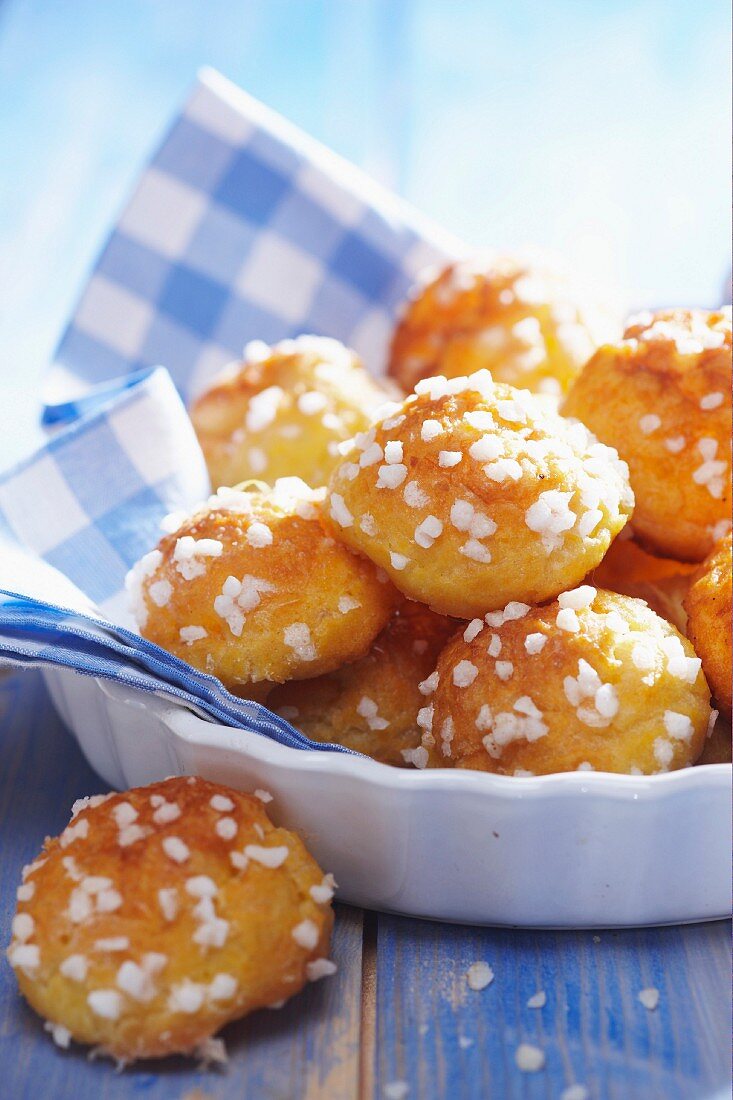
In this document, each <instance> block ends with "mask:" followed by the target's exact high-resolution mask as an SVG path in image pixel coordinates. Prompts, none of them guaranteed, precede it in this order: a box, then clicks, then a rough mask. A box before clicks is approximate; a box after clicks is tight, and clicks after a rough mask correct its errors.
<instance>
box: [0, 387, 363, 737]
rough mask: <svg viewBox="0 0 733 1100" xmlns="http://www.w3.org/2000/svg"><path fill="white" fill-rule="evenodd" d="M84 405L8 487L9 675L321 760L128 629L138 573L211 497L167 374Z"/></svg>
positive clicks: (3, 510)
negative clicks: (104, 686) (39, 672)
mask: <svg viewBox="0 0 733 1100" xmlns="http://www.w3.org/2000/svg"><path fill="white" fill-rule="evenodd" d="M85 405H86V406H87V412H86V415H85V416H83V417H82V418H81V419H79V420H78V421H77V422H76V423H75V424H74V425H72V427H70V428H66V429H64V430H62V431H61V432H59V434H58V435H56V436H54V437H53V438H52V439H51V440H50V441H49V443H47V444H46V446H45V447H43V448H42V449H41V450H40V451H39V452H38V453H37V454H35V455H34V456H32V457H31V458H29V459H27V460H26V461H25V462H23V463H21V464H20V465H19V466H17V467H16V468H14V469H11V470H9V471H8V472H7V473H5V474H3V475H1V476H0V667H2V666H11V667H27V666H31V665H32V666H38V667H42V666H44V665H46V666H48V665H52V666H63V667H66V668H71V669H74V670H75V671H77V672H79V673H82V674H85V675H89V676H97V677H101V678H102V679H111V680H116V681H117V682H119V683H122V684H127V685H129V686H130V687H136V688H140V689H141V690H142V691H148V692H155V693H156V694H158V695H162V696H165V697H168V698H171V699H173V700H176V701H178V702H179V703H183V704H185V705H186V706H188V707H191V708H192V709H194V710H195V711H196V712H197V713H199V714H202V715H205V716H207V717H209V718H213V719H215V720H216V721H220V722H225V723H226V724H227V725H230V726H234V727H237V728H239V729H247V730H252V731H254V732H256V733H261V734H264V735H265V736H267V737H272V738H274V739H275V740H276V741H279V742H280V743H281V744H284V745H290V746H292V747H294V748H299V749H310V748H314V747H316V746H314V745H313V743H312V742H311V741H309V740H308V739H307V738H306V737H304V736H303V735H302V734H301V733H299V732H298V731H297V730H294V729H293V727H292V726H290V725H289V724H288V723H287V722H286V721H284V720H283V719H281V718H279V717H277V715H274V714H271V713H270V712H269V711H268V710H266V709H265V708H264V707H262V706H260V705H259V704H257V703H251V702H249V701H245V700H241V699H237V698H236V697H235V696H233V695H230V693H229V692H228V691H226V689H225V688H224V687H223V686H222V684H221V683H220V682H219V681H218V680H216V679H215V678H214V677H212V676H208V675H206V674H205V673H203V672H199V671H198V670H197V669H194V668H192V667H191V666H190V665H188V664H186V663H185V662H184V661H181V660H179V659H178V658H177V657H174V656H173V655H172V654H170V653H167V652H166V651H165V650H163V649H160V648H159V647H158V646H156V645H153V643H152V642H149V641H146V640H145V639H144V638H141V637H140V636H139V635H138V634H137V633H135V632H134V631H132V630H128V629H126V628H125V626H124V623H125V620H128V621H129V616H128V614H127V609H126V598H125V594H124V590H123V589H124V578H125V574H126V572H127V570H128V569H129V567H130V566H131V565H132V564H133V563H134V562H135V561H137V560H138V558H139V557H141V555H142V554H144V553H147V551H148V550H149V549H150V548H151V547H152V546H155V544H156V543H157V542H158V539H159V536H160V521H161V519H162V517H163V516H164V515H165V514H166V513H167V512H169V511H173V510H177V509H179V508H183V509H187V508H190V507H191V506H192V505H194V504H195V503H196V502H197V501H199V500H201V499H202V498H204V497H206V496H207V495H208V493H209V488H210V487H209V480H208V475H207V473H206V469H205V465H204V461H203V456H202V454H201V450H200V448H199V445H198V442H197V440H196V437H195V435H194V433H193V429H192V427H191V423H190V421H189V419H188V416H187V415H186V411H185V409H184V407H183V405H182V403H181V399H180V397H179V396H178V394H177V392H176V389H175V387H174V386H173V383H172V381H171V379H170V376H169V375H168V373H167V372H166V371H164V370H162V369H160V368H159V369H158V370H155V371H152V372H147V373H145V374H142V375H139V376H137V377H136V378H135V379H134V380H133V381H132V384H130V382H126V383H125V384H124V385H123V387H122V388H121V390H120V391H119V392H117V393H113V392H108V393H107V399H106V402H103V403H100V398H99V395H98V394H95V395H93V398H90V399H89V400H88V401H86V402H85ZM92 406H93V409H92ZM318 747H319V748H331V747H333V748H334V749H336V751H343V750H341V748H340V746H318Z"/></svg>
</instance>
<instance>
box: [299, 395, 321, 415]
mask: <svg viewBox="0 0 733 1100" xmlns="http://www.w3.org/2000/svg"><path fill="white" fill-rule="evenodd" d="M327 404H328V398H327V397H326V395H325V394H324V393H319V392H318V390H307V391H306V392H305V393H301V395H300V397H299V398H298V409H299V410H300V412H302V413H303V416H315V415H316V413H319V412H323V410H324V409H325V408H326V405H327Z"/></svg>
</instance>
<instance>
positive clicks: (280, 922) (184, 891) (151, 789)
mask: <svg viewBox="0 0 733 1100" xmlns="http://www.w3.org/2000/svg"><path fill="white" fill-rule="evenodd" d="M261 794H262V795H263V796H265V792H261ZM265 797H266V796H265ZM332 895H333V880H332V879H331V877H330V876H328V875H327V876H325V877H324V875H323V872H322V871H321V870H320V868H319V867H318V865H317V864H316V862H315V860H313V859H312V857H311V856H310V855H309V854H308V852H307V851H306V849H305V847H304V846H303V843H302V842H301V840H300V839H299V837H297V836H296V835H295V834H294V833H291V832H288V831H287V830H286V829H277V828H275V827H274V826H273V825H272V823H271V822H270V821H269V819H268V817H267V814H266V813H265V810H264V806H263V803H262V801H261V800H260V799H259V798H257V797H253V796H250V795H245V794H240V793H239V792H238V791H233V790H230V789H229V788H228V787H222V786H220V785H219V784H215V783H208V782H206V781H205V780H203V779H196V778H195V777H193V776H191V777H189V778H185V777H183V778H173V779H167V780H165V782H163V783H152V784H151V785H150V786H148V787H138V788H136V789H134V790H131V791H126V792H124V793H123V794H112V795H101V796H97V797H94V798H86V799H82V800H81V802H79V803H77V804H76V805H75V807H74V816H73V819H72V822H71V823H70V825H69V826H68V827H67V828H66V829H65V830H64V832H63V833H62V834H61V836H60V837H57V838H54V839H49V840H47V841H46V843H45V845H44V847H43V851H42V852H41V854H40V856H39V858H38V859H36V860H35V861H34V862H33V863H32V864H30V866H29V867H26V868H25V871H24V876H23V884H22V886H20V887H19V889H18V911H17V914H16V916H15V919H14V920H13V940H12V942H11V944H10V947H9V948H8V959H9V961H10V964H11V965H12V966H13V968H14V969H15V973H16V976H17V979H18V984H19V985H20V989H21V992H22V993H23V995H24V996H25V997H26V999H27V1000H28V1001H29V1003H30V1004H31V1005H32V1007H33V1008H34V1009H35V1010H36V1012H38V1013H39V1015H41V1016H43V1017H45V1019H46V1020H48V1021H49V1023H50V1029H51V1031H52V1034H53V1036H54V1038H55V1039H56V1041H57V1042H58V1043H60V1045H62V1046H67V1045H68V1043H69V1040H70V1039H72V1038H73V1039H76V1040H78V1041H79V1042H81V1043H90V1044H94V1045H95V1046H98V1047H100V1048H101V1049H102V1050H103V1051H105V1052H106V1053H108V1054H110V1055H112V1056H113V1057H114V1058H117V1059H119V1060H120V1061H122V1062H127V1061H130V1060H132V1059H135V1058H156V1057H159V1056H161V1055H165V1054H174V1053H184V1054H187V1053H194V1052H196V1051H203V1052H204V1053H205V1051H206V1041H207V1040H209V1039H210V1037H211V1036H212V1035H213V1034H214V1033H215V1032H216V1031H218V1030H219V1028H221V1027H222V1026H223V1025H224V1024H226V1023H227V1022H228V1021H229V1020H235V1019H237V1018H239V1017H240V1016H244V1015H246V1014H247V1013H248V1012H252V1011H253V1009H256V1008H261V1007H263V1006H265V1005H267V1006H271V1007H276V1006H277V1004H278V1003H279V1002H281V1001H283V1000H285V999H287V998H289V997H292V996H293V994H295V993H297V992H298V991H299V990H300V989H302V988H303V986H304V985H305V983H306V981H307V980H309V979H310V980H315V979H316V978H318V977H322V976H324V975H326V974H328V973H332V972H333V970H335V967H334V965H333V963H331V962H330V961H329V960H328V959H327V958H326V956H327V954H328V944H329V938H330V934H331V927H332V924H333V914H332V911H331V906H330V900H331V897H332Z"/></svg>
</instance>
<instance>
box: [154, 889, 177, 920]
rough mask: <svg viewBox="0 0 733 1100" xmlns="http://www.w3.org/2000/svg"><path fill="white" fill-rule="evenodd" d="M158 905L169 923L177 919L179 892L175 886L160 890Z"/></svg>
mask: <svg viewBox="0 0 733 1100" xmlns="http://www.w3.org/2000/svg"><path fill="white" fill-rule="evenodd" d="M158 905H159V906H160V911H161V913H162V914H163V916H164V918H165V919H166V920H167V921H173V920H175V919H176V915H177V913H178V891H177V890H176V888H175V887H174V886H170V887H165V888H164V889H161V890H158Z"/></svg>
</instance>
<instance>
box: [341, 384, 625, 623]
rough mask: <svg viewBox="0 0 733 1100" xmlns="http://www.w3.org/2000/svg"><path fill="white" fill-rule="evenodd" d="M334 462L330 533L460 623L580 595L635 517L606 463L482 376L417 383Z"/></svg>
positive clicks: (562, 425) (610, 456)
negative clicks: (572, 590)
mask: <svg viewBox="0 0 733 1100" xmlns="http://www.w3.org/2000/svg"><path fill="white" fill-rule="evenodd" d="M342 453H343V458H342V461H341V465H340V466H338V467H337V468H336V469H335V470H334V472H333V474H332V475H331V481H330V484H329V492H328V508H327V514H328V516H329V517H330V523H331V526H332V529H333V531H334V533H335V534H336V535H337V536H338V537H339V538H341V539H342V540H344V541H345V542H346V543H347V544H348V545H349V546H352V547H353V548H354V549H355V550H358V551H360V552H361V553H362V554H366V555H367V557H369V558H371V559H372V561H374V562H375V563H376V564H377V565H379V566H381V567H382V568H383V569H384V570H385V571H386V572H387V573H388V575H389V576H390V578H391V579H392V580H393V582H394V584H395V585H396V586H397V588H399V589H400V591H401V592H403V593H404V594H405V595H406V596H408V597H410V598H411V599H414V600H419V601H421V602H423V603H426V604H428V605H429V606H430V607H431V608H432V609H433V610H434V611H436V612H438V613H440V614H443V615H452V616H455V617H456V618H460V619H470V618H473V617H474V616H475V615H482V614H484V612H486V611H491V610H495V609H496V608H499V607H503V606H504V605H505V604H506V603H508V602H509V601H511V600H520V601H523V602H525V603H540V602H542V601H543V600H547V599H551V598H552V597H553V596H556V595H557V594H558V592H562V591H563V590H564V589H566V588H569V587H572V586H573V585H576V584H579V583H580V581H581V580H582V579H583V578H584V577H585V575H586V573H588V571H589V570H590V569H593V568H594V567H595V566H596V565H598V563H599V562H600V561H601V559H602V557H603V555H604V554H605V553H606V551H607V549H608V547H609V544H610V543H611V540H612V539H613V538H614V537H615V536H616V535H617V534H618V533H619V531H620V530H621V529H622V528H623V526H624V524H625V523H626V522H627V520H628V518H629V515H630V513H631V509H632V507H633V495H632V493H631V490H630V488H629V482H628V470H627V468H626V465H625V463H623V462H621V461H619V458H618V456H617V454H616V452H615V451H614V450H612V449H611V448H609V447H606V446H604V445H603V444H601V443H598V442H597V440H595V439H594V438H593V436H592V435H591V434H590V432H588V431H587V429H586V428H585V427H584V426H583V425H582V424H579V423H573V422H571V421H569V420H565V419H564V418H563V417H561V416H559V415H557V414H556V413H553V412H550V411H548V410H547V409H546V408H545V406H544V405H543V404H542V402H541V399H539V398H537V397H536V396H534V395H533V394H530V393H529V392H528V391H526V390H515V389H513V388H512V387H511V386H506V385H503V384H501V383H494V382H493V381H492V378H491V375H490V374H489V372H488V371H477V372H476V373H475V374H472V375H470V376H469V377H467V378H454V379H450V380H446V379H445V378H429V379H425V380H424V381H422V382H419V383H418V385H417V387H416V391H415V393H414V394H413V395H411V396H410V397H408V398H407V399H406V400H405V401H404V402H402V403H401V404H396V405H393V406H392V407H391V408H390V409H389V411H388V413H387V415H386V416H384V418H383V419H381V420H379V421H377V423H376V424H375V426H374V427H372V428H371V429H370V431H368V432H364V433H363V434H362V435H360V436H357V437H356V438H355V440H354V441H353V442H352V444H351V445H350V446H347V445H344V446H342Z"/></svg>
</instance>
